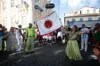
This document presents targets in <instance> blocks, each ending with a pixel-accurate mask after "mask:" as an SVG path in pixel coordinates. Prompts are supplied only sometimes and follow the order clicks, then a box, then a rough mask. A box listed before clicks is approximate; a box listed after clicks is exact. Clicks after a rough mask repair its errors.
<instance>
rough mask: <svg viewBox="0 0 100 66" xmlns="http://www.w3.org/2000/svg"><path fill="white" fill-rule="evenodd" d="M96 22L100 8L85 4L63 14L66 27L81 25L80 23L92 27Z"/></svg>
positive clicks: (98, 20) (98, 21)
mask: <svg viewBox="0 0 100 66" xmlns="http://www.w3.org/2000/svg"><path fill="white" fill-rule="evenodd" d="M96 23H100V8H94V7H88V6H86V7H83V8H82V9H80V10H75V11H72V12H70V13H65V15H64V24H65V26H68V27H69V26H72V25H77V26H78V27H81V25H82V24H86V26H87V27H92V26H94V24H96Z"/></svg>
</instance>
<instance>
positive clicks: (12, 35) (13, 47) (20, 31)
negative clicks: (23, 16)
mask: <svg viewBox="0 0 100 66" xmlns="http://www.w3.org/2000/svg"><path fill="white" fill-rule="evenodd" d="M35 37H36V32H35V28H33V27H32V24H31V23H29V27H27V28H22V26H21V25H18V27H11V28H10V31H7V28H5V27H4V26H2V25H1V24H0V50H1V51H11V52H21V51H22V50H24V51H25V52H26V53H31V52H33V47H34V44H33V43H34V39H35ZM25 43H26V44H25Z"/></svg>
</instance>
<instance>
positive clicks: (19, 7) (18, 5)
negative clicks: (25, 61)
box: [2, 0, 34, 30]
mask: <svg viewBox="0 0 100 66" xmlns="http://www.w3.org/2000/svg"><path fill="white" fill-rule="evenodd" d="M32 1H33V0H2V16H3V17H2V24H3V26H6V27H7V28H8V30H9V29H10V27H15V26H17V25H18V24H21V25H23V27H26V26H28V23H33V20H34V19H33V11H34V9H33V8H34V6H33V2H32Z"/></svg>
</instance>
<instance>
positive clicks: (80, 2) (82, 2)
mask: <svg viewBox="0 0 100 66" xmlns="http://www.w3.org/2000/svg"><path fill="white" fill-rule="evenodd" d="M50 1H51V3H54V4H55V8H53V10H55V11H56V12H57V13H58V15H59V17H60V18H61V21H62V22H64V14H65V13H68V12H70V11H72V10H77V9H80V8H83V7H84V6H89V7H96V8H100V5H99V4H100V0H50Z"/></svg>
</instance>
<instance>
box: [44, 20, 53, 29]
mask: <svg viewBox="0 0 100 66" xmlns="http://www.w3.org/2000/svg"><path fill="white" fill-rule="evenodd" d="M44 26H45V28H48V29H49V28H51V27H52V21H51V20H46V21H45V23H44Z"/></svg>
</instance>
